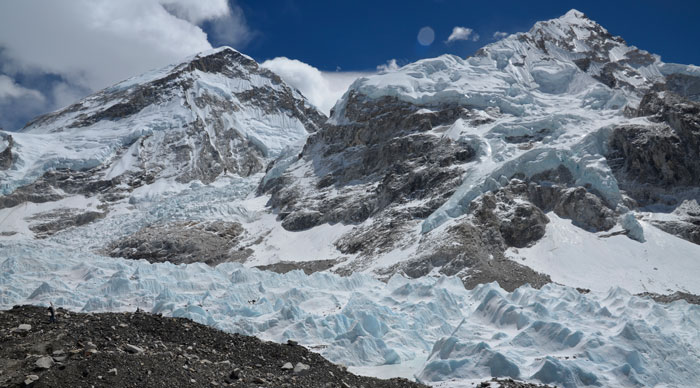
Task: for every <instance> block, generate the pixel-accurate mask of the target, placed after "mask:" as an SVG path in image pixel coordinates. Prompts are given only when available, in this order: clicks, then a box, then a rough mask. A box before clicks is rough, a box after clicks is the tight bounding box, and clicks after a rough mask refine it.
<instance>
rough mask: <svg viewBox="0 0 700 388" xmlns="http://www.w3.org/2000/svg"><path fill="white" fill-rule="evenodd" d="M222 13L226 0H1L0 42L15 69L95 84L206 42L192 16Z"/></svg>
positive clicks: (204, 45)
mask: <svg viewBox="0 0 700 388" xmlns="http://www.w3.org/2000/svg"><path fill="white" fill-rule="evenodd" d="M202 4H209V6H208V7H207V6H204V5H202ZM212 4H213V5H212ZM228 14H229V9H228V5H227V4H226V2H225V1H223V2H221V1H217V2H202V3H200V2H198V1H188V0H178V1H176V0H161V1H159V0H121V1H117V2H115V1H107V0H74V1H68V2H56V1H51V0H23V1H21V2H0V47H2V48H3V54H4V56H5V57H8V58H9V59H11V60H12V61H14V62H15V63H16V64H17V66H18V67H19V68H20V70H21V71H36V72H45V73H52V74H59V75H61V76H62V77H63V78H64V79H66V80H67V81H68V82H69V83H74V84H78V85H81V86H86V87H89V88H90V89H93V90H95V89H99V88H103V87H106V86H109V85H111V84H113V83H115V82H118V81H120V80H123V79H125V78H128V77H130V76H133V75H136V74H140V73H142V72H144V71H147V70H150V69H152V68H157V67H161V66H164V65H167V64H169V63H172V62H175V61H177V60H179V59H182V58H183V57H186V56H188V55H191V54H193V53H196V52H199V51H203V50H207V49H210V48H211V45H210V44H209V41H208V40H207V35H206V34H205V33H204V31H203V30H202V29H201V28H200V27H198V26H197V25H196V24H194V22H201V21H203V20H206V19H210V18H221V17H226V15H228Z"/></svg>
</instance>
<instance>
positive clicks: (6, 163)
mask: <svg viewBox="0 0 700 388" xmlns="http://www.w3.org/2000/svg"><path fill="white" fill-rule="evenodd" d="M0 131H2V128H0ZM0 137H4V139H3V140H4V141H5V142H7V145H6V146H5V149H4V150H2V152H0V170H7V169H8V168H10V167H12V162H13V159H12V146H13V145H14V144H15V143H14V140H12V135H5V134H3V133H1V132H0Z"/></svg>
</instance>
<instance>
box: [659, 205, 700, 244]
mask: <svg viewBox="0 0 700 388" xmlns="http://www.w3.org/2000/svg"><path fill="white" fill-rule="evenodd" d="M672 216H674V219H667V220H658V219H652V220H651V223H652V224H653V225H654V226H656V227H658V228H659V229H661V230H663V231H664V232H666V233H671V234H673V235H676V236H678V237H680V238H682V239H684V240H688V241H690V242H692V243H695V244H700V205H698V202H697V201H696V200H686V201H683V203H681V205H680V206H678V207H677V208H676V209H675V210H674V211H673V213H672Z"/></svg>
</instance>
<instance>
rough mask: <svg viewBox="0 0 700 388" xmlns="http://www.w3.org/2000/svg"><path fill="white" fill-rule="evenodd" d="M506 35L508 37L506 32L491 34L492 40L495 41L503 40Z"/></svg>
mask: <svg viewBox="0 0 700 388" xmlns="http://www.w3.org/2000/svg"><path fill="white" fill-rule="evenodd" d="M508 35H510V34H509V33H507V32H503V31H496V32H494V33H493V38H494V39H496V40H500V39H503V38H505V37H506V36H508Z"/></svg>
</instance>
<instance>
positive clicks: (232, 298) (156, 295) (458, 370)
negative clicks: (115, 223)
mask: <svg viewBox="0 0 700 388" xmlns="http://www.w3.org/2000/svg"><path fill="white" fill-rule="evenodd" d="M1 248H2V250H3V252H5V253H6V254H7V255H6V257H8V258H6V259H4V260H3V261H2V262H1V263H0V269H1V270H2V275H0V286H2V287H1V290H2V291H1V292H0V308H2V309H7V308H10V307H11V306H12V305H15V304H20V303H31V304H39V305H47V304H48V302H49V301H52V302H53V303H54V304H56V305H57V306H60V307H64V308H67V309H69V310H74V311H83V312H101V311H133V310H135V309H136V308H140V309H143V310H146V311H150V312H152V313H160V314H164V315H168V316H175V317H187V318H190V319H192V320H194V321H197V322H200V323H204V324H208V325H211V326H213V327H216V328H218V329H222V330H225V331H229V332H236V333H243V334H248V335H256V336H259V337H261V338H263V339H266V340H271V341H276V342H285V341H286V340H287V339H294V340H297V341H299V342H300V343H301V344H303V345H305V346H307V347H309V348H311V349H313V350H316V351H318V352H320V353H321V354H322V355H323V356H325V357H326V358H328V359H330V360H331V361H335V362H339V363H343V364H345V365H348V366H351V367H353V368H357V369H356V370H357V371H360V372H361V371H363V370H365V371H366V370H372V368H378V370H383V373H384V375H387V374H388V375H392V373H391V370H392V368H393V370H395V371H404V372H402V373H403V374H404V375H408V377H411V376H415V377H416V378H417V379H418V380H419V381H422V382H425V383H428V384H440V385H439V386H441V387H445V386H461V384H464V382H465V381H476V380H478V379H482V380H483V379H488V378H490V377H491V376H494V377H495V376H509V377H513V378H517V379H522V380H527V381H535V382H536V381H540V382H545V383H552V384H555V385H557V386H562V387H566V388H570V387H584V386H620V387H627V386H630V387H632V386H659V387H661V386H663V387H689V386H693V384H695V383H696V382H697V381H700V331H698V330H697V328H698V326H699V325H700V306H698V305H692V304H688V303H687V302H685V301H676V302H673V303H671V304H659V303H656V302H654V301H653V300H651V299H648V298H641V297H637V296H633V295H632V294H630V293H629V292H628V291H626V290H624V289H622V288H619V287H614V288H610V289H609V290H608V291H607V292H595V291H593V292H590V293H588V294H582V293H579V292H578V291H576V290H575V289H573V288H571V287H566V286H561V285H556V284H550V285H547V286H545V287H543V288H542V289H540V290H537V289H533V288H531V287H529V286H523V287H520V288H519V289H517V290H515V291H514V292H512V293H508V292H506V291H504V290H502V289H501V288H500V287H499V286H498V285H497V284H496V283H492V284H484V285H481V286H478V287H476V288H475V289H473V290H466V289H464V286H463V285H462V282H461V281H460V280H459V279H458V278H456V277H425V278H421V279H407V278H404V277H403V276H401V275H394V276H393V277H392V278H390V279H389V280H388V281H387V282H386V283H384V282H381V281H379V280H376V279H375V278H373V277H371V276H369V275H367V274H362V273H357V274H354V275H351V276H349V277H341V276H338V275H336V274H331V273H326V272H322V273H320V272H317V273H314V274H312V275H306V274H304V273H303V272H302V271H299V270H297V271H292V272H288V273H286V274H276V273H272V272H268V271H260V270H257V269H254V268H246V267H244V266H242V265H240V264H235V263H224V264H220V265H218V266H217V267H209V266H207V265H204V264H189V265H185V264H182V265H173V264H170V263H160V264H149V263H147V262H146V261H143V260H140V261H130V260H123V259H113V258H106V257H104V256H101V255H96V254H94V253H91V252H89V251H86V250H80V249H75V248H70V247H67V246H65V245H63V244H61V243H58V242H50V241H42V242H40V243H37V242H31V243H30V242H13V243H10V244H8V243H5V242H3V243H2V246H1ZM669 365H673V368H669V367H668V366H669ZM407 366H408V367H407ZM402 368H403V369H402ZM353 370H354V369H353ZM409 371H410V372H409ZM396 373H397V372H394V374H396Z"/></svg>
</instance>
